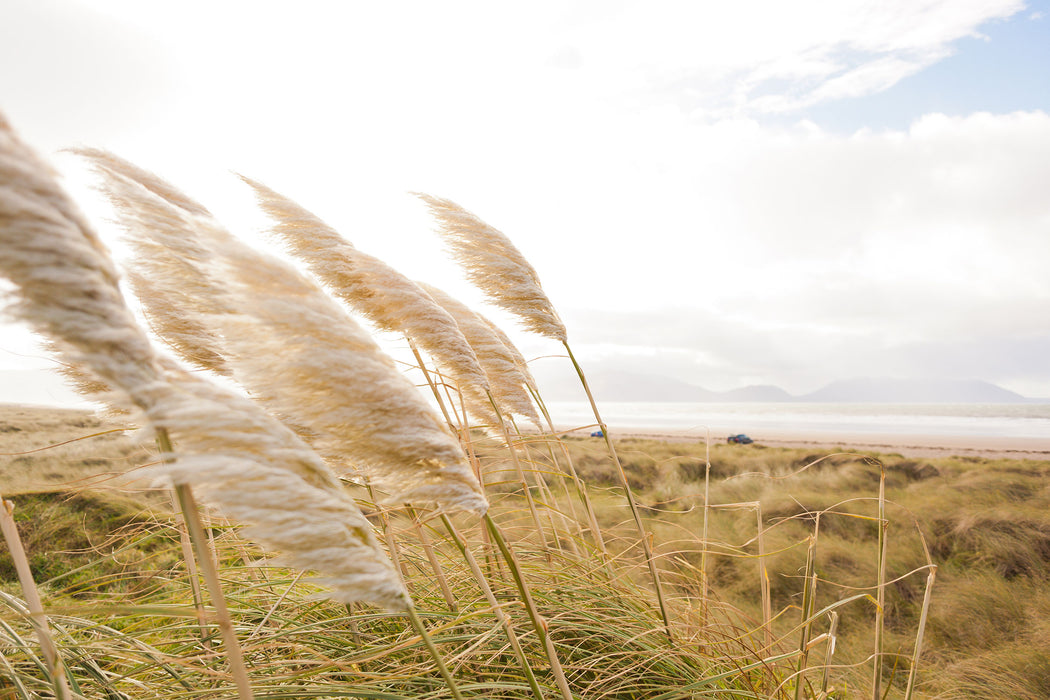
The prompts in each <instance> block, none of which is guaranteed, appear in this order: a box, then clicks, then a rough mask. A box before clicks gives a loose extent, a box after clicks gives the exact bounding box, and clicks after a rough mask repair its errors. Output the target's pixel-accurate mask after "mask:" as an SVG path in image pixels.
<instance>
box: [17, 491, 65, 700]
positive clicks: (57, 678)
mask: <svg viewBox="0 0 1050 700" xmlns="http://www.w3.org/2000/svg"><path fill="white" fill-rule="evenodd" d="M14 512H15V504H14V503H12V502H11V501H7V500H4V499H2V498H0V530H2V532H3V535H4V540H5V541H6V542H7V548H8V550H9V552H10V554H11V560H12V561H13V562H14V565H15V572H16V573H17V574H18V582H19V584H21V586H22V594H23V595H24V596H25V599H26V606H27V608H28V610H29V620H30V622H31V623H32V625H33V631H34V633H35V634H36V638H37V641H38V642H39V644H40V651H41V652H42V653H43V655H44V663H46V664H47V670H48V673H49V674H50V675H51V686H52V687H53V688H54V690H55V697H56V698H58V700H70V698H71V697H72V696H71V695H70V691H69V684H68V683H67V682H66V669H65V664H64V663H63V662H62V655H61V654H59V653H58V648H57V647H56V646H55V640H54V639H52V637H51V632H50V630H49V629H48V628H49V626H50V622H49V620H48V618H47V615H46V614H45V613H44V606H43V603H41V601H40V593H39V592H38V591H37V588H36V582H35V581H34V580H33V572H32V570H30V568H29V559H28V558H26V552H25V549H24V548H23V547H22V538H21V537H19V536H18V526H17V525H15V518H14Z"/></svg>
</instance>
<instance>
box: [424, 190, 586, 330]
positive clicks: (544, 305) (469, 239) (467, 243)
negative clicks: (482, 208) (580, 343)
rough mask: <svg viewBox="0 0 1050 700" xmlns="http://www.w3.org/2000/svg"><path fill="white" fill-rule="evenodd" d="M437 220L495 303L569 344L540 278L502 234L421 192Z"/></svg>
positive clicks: (459, 259)
mask: <svg viewBox="0 0 1050 700" xmlns="http://www.w3.org/2000/svg"><path fill="white" fill-rule="evenodd" d="M416 196H417V197H419V198H420V199H421V200H423V202H425V203H426V205H427V207H428V208H429V209H430V212H431V214H432V215H433V216H434V218H435V219H437V223H438V233H439V234H441V236H442V238H443V239H444V240H445V244H446V245H447V246H448V249H449V252H451V254H452V257H453V258H455V259H456V261H457V262H459V264H460V265H461V266H462V267H463V270H464V271H465V272H466V275H467V278H468V279H469V280H470V281H471V282H472V283H473V284H474V285H475V286H476V287H477V288H478V289H480V290H482V291H483V292H485V294H486V295H487V296H488V298H489V300H490V301H491V302H492V303H493V304H495V305H496V306H499V307H500V308H503V309H506V310H507V311H509V312H511V313H512V314H514V315H516V316H517V317H518V318H519V319H520V320H521V321H522V323H523V324H524V326H525V327H526V328H527V329H529V330H530V331H532V332H534V333H538V334H539V335H542V336H546V337H548V338H551V339H554V340H557V341H559V342H562V343H564V342H566V341H567V338H568V336H567V333H566V330H565V324H564V323H562V320H561V318H559V316H558V312H557V311H555V310H554V305H553V304H551V302H550V299H548V298H547V294H546V293H545V292H544V291H543V287H541V286H540V278H539V275H537V274H536V270H535V269H534V268H533V267H532V265H530V264H529V262H528V260H526V259H525V256H524V255H522V254H521V252H520V251H519V250H518V249H517V248H516V247H515V246H514V244H513V243H511V241H510V239H509V238H507V236H506V235H504V234H503V233H502V232H500V231H499V230H497V229H495V228H493V227H492V226H489V225H488V224H486V223H485V222H484V221H482V220H481V219H479V218H478V217H477V216H475V215H474V214H472V213H471V212H469V211H467V210H466V209H464V208H463V207H461V206H459V205H458V204H456V203H455V202H453V201H450V200H448V199H441V198H439V197H432V196H431V195H428V194H423V193H416Z"/></svg>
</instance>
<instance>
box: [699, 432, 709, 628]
mask: <svg viewBox="0 0 1050 700" xmlns="http://www.w3.org/2000/svg"><path fill="white" fill-rule="evenodd" d="M705 445H706V450H707V451H706V452H705V455H704V526H703V534H702V536H701V538H700V542H701V546H702V547H703V549H702V550H700V611H701V615H702V616H703V617H702V623H703V624H706V623H707V587H708V580H707V543H708V525H709V520H710V513H711V431H710V429H708V431H707V440H706V442H705Z"/></svg>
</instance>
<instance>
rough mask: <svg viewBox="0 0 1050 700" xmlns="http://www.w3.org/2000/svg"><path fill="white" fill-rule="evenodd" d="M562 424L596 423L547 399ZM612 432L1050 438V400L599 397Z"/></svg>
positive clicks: (585, 412) (570, 404)
mask: <svg viewBox="0 0 1050 700" xmlns="http://www.w3.org/2000/svg"><path fill="white" fill-rule="evenodd" d="M547 408H548V410H549V411H550V414H551V418H552V419H553V421H554V423H555V425H557V426H558V427H559V428H560V429H563V430H568V429H579V428H586V427H591V426H593V425H594V423H595V421H594V414H593V413H592V412H591V408H590V405H589V404H588V403H587V402H585V401H552V402H549V403H548V404H547ZM598 409H599V411H601V414H602V420H603V421H604V422H605V424H606V425H608V426H609V427H610V429H615V428H620V429H625V428H631V429H644V430H654V431H658V430H673V431H675V432H693V431H695V432H696V435H697V436H698V437H699V436H703V435H704V434H705V433H706V432H707V431H708V430H710V432H711V436H712V437H713V438H714V437H724V436H725V435H729V434H735V433H747V434H748V435H751V436H752V437H755V438H759V439H760V438H761V435H762V431H764V430H765V431H770V432H776V433H792V432H797V433H800V434H802V433H805V434H814V433H824V434H828V435H837V434H841V435H846V434H857V433H861V434H872V435H876V434H900V435H935V436H945V437H949V436H950V437H973V438H976V437H998V438H1045V439H1050V403H1018V404H1003V403H995V404H977V403H937V404H932V403H931V404H914V403H797V402H776V403H754V402H740V403H709V402H695V403H694V402H646V401H637V402H635V401H630V402H628V401H607V402H599V403H598Z"/></svg>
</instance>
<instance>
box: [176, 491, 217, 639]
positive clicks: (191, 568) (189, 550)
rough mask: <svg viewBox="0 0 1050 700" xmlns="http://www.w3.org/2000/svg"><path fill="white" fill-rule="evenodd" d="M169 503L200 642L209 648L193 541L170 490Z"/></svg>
mask: <svg viewBox="0 0 1050 700" xmlns="http://www.w3.org/2000/svg"><path fill="white" fill-rule="evenodd" d="M170 493H171V504H172V506H173V508H174V511H175V526H176V527H177V528H178V530H179V545H180V546H181V547H182V560H183V561H184V562H186V576H187V577H189V580H190V592H191V593H192V595H193V607H194V609H195V610H196V611H197V626H198V627H199V628H200V631H201V644H203V645H204V648H206V649H210V648H211V640H210V639H209V635H208V628H207V626H206V625H205V622H204V620H205V614H204V595H203V594H202V593H201V582H200V576H199V575H198V573H197V563H196V561H194V558H193V542H192V541H190V532H189V530H188V529H187V527H186V519H185V518H183V517H182V509H181V508H179V499H178V496H176V495H175V492H174V491H171V492H170Z"/></svg>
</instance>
